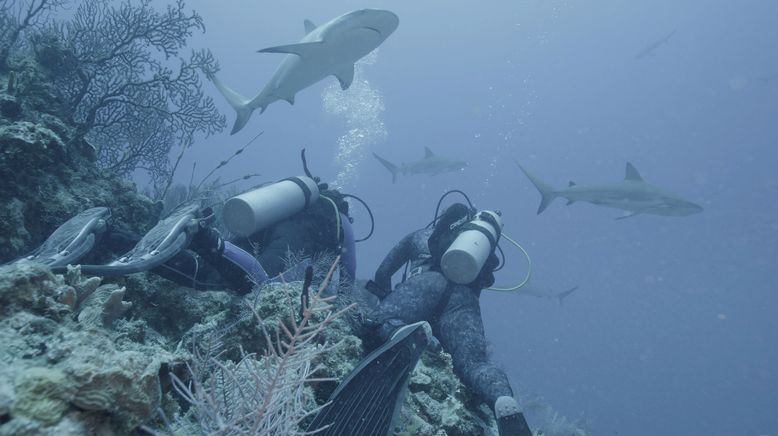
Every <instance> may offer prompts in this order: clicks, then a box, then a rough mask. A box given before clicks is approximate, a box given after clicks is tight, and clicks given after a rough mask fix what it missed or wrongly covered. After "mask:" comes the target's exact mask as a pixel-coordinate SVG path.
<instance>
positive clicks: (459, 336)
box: [373, 229, 513, 405]
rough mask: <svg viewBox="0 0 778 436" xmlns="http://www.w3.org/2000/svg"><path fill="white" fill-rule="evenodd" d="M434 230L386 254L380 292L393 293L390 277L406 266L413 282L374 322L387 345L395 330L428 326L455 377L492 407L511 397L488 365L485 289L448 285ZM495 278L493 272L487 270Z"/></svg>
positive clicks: (387, 301)
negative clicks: (434, 249) (432, 246)
mask: <svg viewBox="0 0 778 436" xmlns="http://www.w3.org/2000/svg"><path fill="white" fill-rule="evenodd" d="M431 234H432V229H422V230H417V231H415V232H413V233H411V234H409V235H407V236H406V237H404V238H403V239H402V240H401V241H400V242H399V243H398V244H397V245H396V246H395V247H394V248H393V249H392V250H391V251H390V252H389V254H387V255H386V257H385V258H384V260H383V261H382V262H381V265H380V266H379V267H378V270H377V271H376V274H375V282H376V284H377V285H378V287H380V288H381V289H384V290H391V278H392V275H393V274H394V273H395V272H396V271H397V270H398V269H400V267H401V266H402V265H403V264H404V263H405V262H407V261H410V262H411V273H410V275H409V277H408V278H407V279H406V280H405V281H404V282H402V283H400V284H398V285H397V287H396V288H395V289H394V290H393V291H391V292H389V293H388V294H387V295H386V297H385V298H383V300H381V303H379V305H378V308H377V309H376V311H375V313H374V315H373V317H374V319H375V320H376V321H377V322H378V323H379V327H378V334H379V336H381V339H382V340H386V339H387V338H388V337H389V336H390V335H391V332H392V331H394V330H395V329H396V328H398V327H400V326H402V325H405V324H410V323H413V322H417V321H428V322H429V323H430V325H431V326H432V329H433V333H434V335H435V337H436V338H438V340H439V341H440V343H441V345H442V346H443V349H444V350H446V351H447V352H448V353H450V354H451V357H452V360H453V363H454V372H455V373H456V374H457V375H458V376H459V378H460V379H461V380H462V381H463V382H464V384H465V385H466V386H468V388H470V389H471V390H472V391H473V392H475V393H476V394H477V395H478V396H479V397H480V398H481V399H482V400H483V401H486V402H487V403H488V404H489V405H493V404H494V403H495V401H496V400H497V398H498V397H500V396H512V395H513V392H512V390H511V387H510V384H509V382H508V377H507V376H506V375H505V372H503V371H502V370H501V369H500V368H498V367H497V366H495V365H494V364H493V363H492V362H490V361H489V359H488V357H487V353H486V337H485V335H484V327H483V321H482V319H481V307H480V304H479V301H478V299H479V296H480V294H481V289H480V288H478V287H471V286H468V285H457V284H455V283H453V282H450V281H449V280H448V279H446V277H445V276H444V275H443V274H442V273H441V272H439V271H437V269H438V268H436V267H435V265H433V261H432V256H431V255H430V250H429V248H428V243H427V241H428V239H429V237H430V235H431ZM489 274H491V271H489Z"/></svg>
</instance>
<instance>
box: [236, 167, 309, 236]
mask: <svg viewBox="0 0 778 436" xmlns="http://www.w3.org/2000/svg"><path fill="white" fill-rule="evenodd" d="M318 198H319V187H318V186H317V185H316V182H315V181H314V180H313V179H311V178H310V177H306V176H299V177H291V178H289V179H284V180H281V181H278V182H275V183H272V184H270V185H266V186H262V187H260V188H257V189H254V190H252V191H249V192H245V193H243V194H240V195H238V196H235V197H232V198H230V199H229V200H227V202H226V203H224V209H223V210H222V219H223V220H224V224H225V225H226V226H227V229H228V230H229V231H230V232H232V233H234V234H236V235H238V236H248V235H251V234H252V233H254V232H257V231H259V230H262V229H264V228H265V227H267V226H269V225H271V224H273V223H276V222H278V221H280V220H283V219H284V218H288V217H290V216H292V215H294V214H296V213H297V212H300V211H301V210H303V209H305V207H307V206H308V204H310V203H312V202H314V201H316V200H317V199H318Z"/></svg>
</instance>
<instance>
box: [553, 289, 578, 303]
mask: <svg viewBox="0 0 778 436" xmlns="http://www.w3.org/2000/svg"><path fill="white" fill-rule="evenodd" d="M577 289H578V285H575V286H573V287H572V288H570V289H568V290H566V291H564V292H560V293H559V295H557V296H556V298H558V299H559V305H560V306H561V305H562V301H563V300H564V299H565V297H567V296H568V295H570V294H572V293H573V292H575V291H576V290H577Z"/></svg>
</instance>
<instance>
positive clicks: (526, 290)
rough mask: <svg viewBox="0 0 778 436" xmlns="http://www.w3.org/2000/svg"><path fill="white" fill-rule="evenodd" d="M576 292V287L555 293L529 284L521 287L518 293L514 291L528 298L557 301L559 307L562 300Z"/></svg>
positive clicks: (555, 291)
mask: <svg viewBox="0 0 778 436" xmlns="http://www.w3.org/2000/svg"><path fill="white" fill-rule="evenodd" d="M576 290H578V285H575V286H573V287H570V288H568V289H566V290H564V291H557V290H554V289H549V288H545V287H539V286H535V285H533V284H531V283H530V284H527V285H526V286H522V287H521V288H520V289H519V290H518V291H516V294H517V295H525V296H528V297H535V298H541V299H546V300H557V301H558V302H559V305H560V306H561V305H562V302H563V300H564V299H565V298H567V297H568V296H569V295H570V294H572V293H573V292H575V291H576Z"/></svg>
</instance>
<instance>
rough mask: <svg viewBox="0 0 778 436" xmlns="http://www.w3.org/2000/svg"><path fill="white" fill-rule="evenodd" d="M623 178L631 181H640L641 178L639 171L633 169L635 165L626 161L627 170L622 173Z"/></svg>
mask: <svg viewBox="0 0 778 436" xmlns="http://www.w3.org/2000/svg"><path fill="white" fill-rule="evenodd" d="M624 180H630V181H633V182H642V181H643V178H642V177H640V173H639V172H638V170H637V169H635V166H634V165H632V164H631V163H629V162H627V170H626V172H625V174H624Z"/></svg>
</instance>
